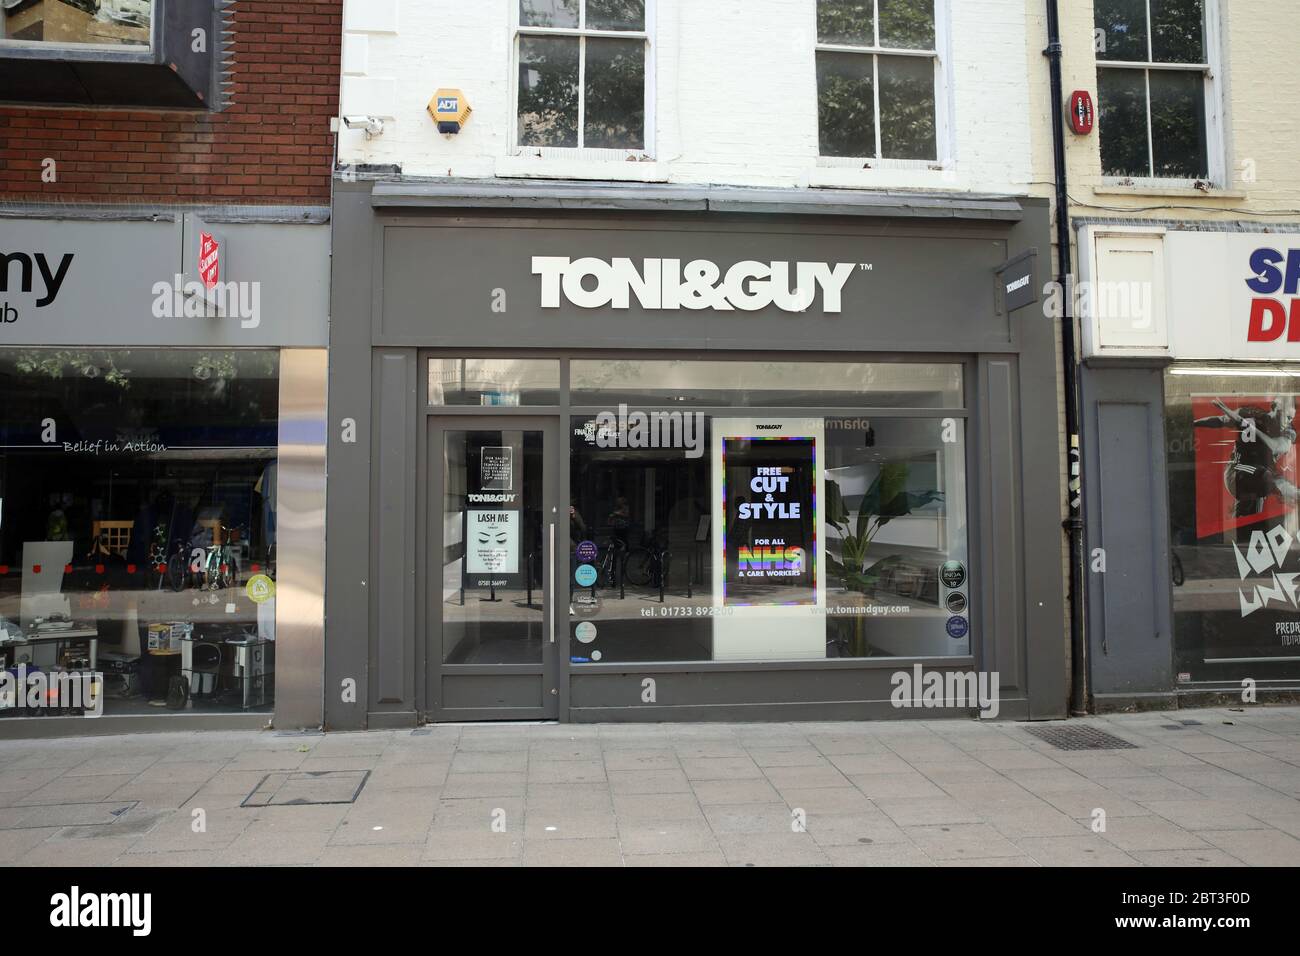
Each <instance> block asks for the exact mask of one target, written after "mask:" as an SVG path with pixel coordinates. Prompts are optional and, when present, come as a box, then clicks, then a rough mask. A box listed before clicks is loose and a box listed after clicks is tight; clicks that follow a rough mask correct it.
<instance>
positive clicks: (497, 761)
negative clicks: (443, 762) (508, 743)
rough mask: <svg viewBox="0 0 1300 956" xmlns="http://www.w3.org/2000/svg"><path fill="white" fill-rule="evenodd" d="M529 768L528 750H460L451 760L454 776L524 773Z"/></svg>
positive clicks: (451, 770) (451, 771)
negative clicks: (477, 751) (480, 751)
mask: <svg viewBox="0 0 1300 956" xmlns="http://www.w3.org/2000/svg"><path fill="white" fill-rule="evenodd" d="M527 769H528V751H527V750H496V751H487V752H486V753H476V752H470V753H466V752H463V751H462V752H460V753H457V754H456V755H455V756H454V757H453V758H452V761H451V769H450V773H451V775H453V776H457V775H460V774H466V773H522V772H524V771H525V770H527Z"/></svg>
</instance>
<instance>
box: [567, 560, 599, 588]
mask: <svg viewBox="0 0 1300 956" xmlns="http://www.w3.org/2000/svg"><path fill="white" fill-rule="evenodd" d="M573 580H575V581H577V582H578V585H579V586H580V587H584V588H589V587H591V586H592V585H593V584H595V583H596V569H595V568H593V567H592V566H591V565H590V564H580V565H578V570H576V571H574V572H573Z"/></svg>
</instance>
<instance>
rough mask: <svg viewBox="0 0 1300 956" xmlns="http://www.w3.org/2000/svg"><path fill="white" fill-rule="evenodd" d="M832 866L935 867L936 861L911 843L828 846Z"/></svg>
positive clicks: (827, 856)
mask: <svg viewBox="0 0 1300 956" xmlns="http://www.w3.org/2000/svg"><path fill="white" fill-rule="evenodd" d="M825 853H826V858H827V860H829V861H830V864H831V866H889V867H892V866H934V861H933V860H931V859H930V858H929V857H928V856H926V855H925V853H923V852H922V851H921V850H920V849H918V848H917V846H916V845H915V844H913V843H911V842H904V843H873V844H848V845H844V846H828V847H826V848H825Z"/></svg>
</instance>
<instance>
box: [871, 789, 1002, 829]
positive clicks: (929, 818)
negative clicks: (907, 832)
mask: <svg viewBox="0 0 1300 956" xmlns="http://www.w3.org/2000/svg"><path fill="white" fill-rule="evenodd" d="M872 802H873V803H875V805H876V806H877V807H879V808H880V809H881V810H883V811H884V812H885V814H886V815H887V816H888V817H889V818H890V819H891V820H893V821H894V823H896V824H897V825H898V826H901V827H907V826H926V825H928V824H944V823H981V822H983V820H982V818H981V817H980V815H979V814H978V813H977V812H974V811H972V810H971V809H970V808H969V807H967V806H965V805H964V804H962V803H959V802H958V801H956V800H954V799H953V798H952V797H948V796H943V797H919V798H910V799H896V798H890V799H881V800H873V801H872Z"/></svg>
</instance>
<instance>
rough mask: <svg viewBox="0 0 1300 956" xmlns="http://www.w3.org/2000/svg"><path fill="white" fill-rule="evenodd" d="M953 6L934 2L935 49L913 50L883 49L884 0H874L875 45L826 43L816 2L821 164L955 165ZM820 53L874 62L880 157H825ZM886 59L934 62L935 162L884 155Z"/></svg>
mask: <svg viewBox="0 0 1300 956" xmlns="http://www.w3.org/2000/svg"><path fill="white" fill-rule="evenodd" d="M949 2H950V0H934V48H933V49H930V50H910V49H899V48H896V47H884V46H881V45H880V0H872V3H873V9H872V14H873V18H872V25H873V27H874V29H875V36H874V37H873V39H874V41H875V42H874V43H873V45H871V46H854V45H845V44H839V43H822V42H821V40H820V39H817V37H818V30H817V0H812V31H813V38H814V40H815V41H816V42H815V47H814V51H815V52H814V53H813V91H814V100H813V102H814V109H815V111H816V115H817V153H818V156H817V164H818V165H819V166H825V167H836V166H842V167H852V168H855V169H861V168H862V166H863V165H864V164H867V163H869V164H871V167H872V168H873V169H935V168H943V169H948V168H950V167H951V165H952V130H953V117H952V113H951V109H952V96H951V90H950V87H951V82H950V78H949V75H948V64H950V63H951V62H952V55H951V46H950V43H949V29H948V27H949V15H948V14H949ZM818 53H856V54H859V55H862V56H870V57H871V58H872V90H873V92H874V94H875V104H874V109H875V114H876V123H875V126H876V155H875V156H824V155H822V154H821V87H820V86H819V85H818V84H817V76H816V72H817V71H816V66H817V54H818ZM882 56H919V57H926V58H929V59H930V60H932V61H933V62H934V151H935V157H934V159H893V158H889V157H884V156H881V155H880V151H881V142H882V136H881V128H880V57H882Z"/></svg>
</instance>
